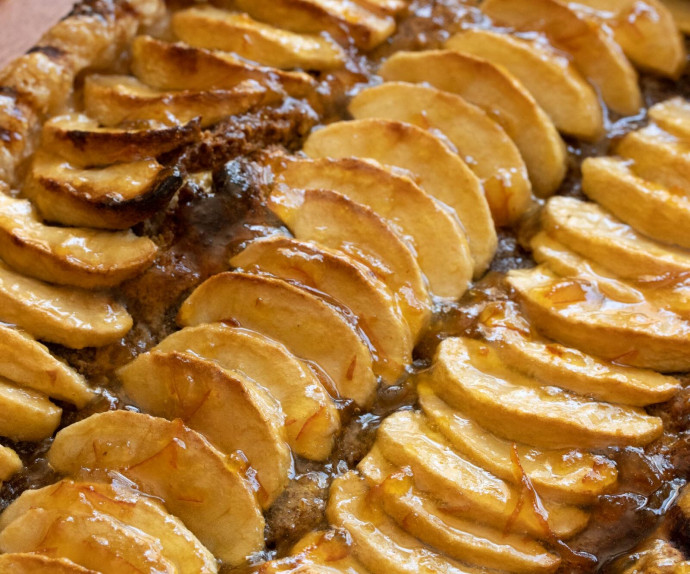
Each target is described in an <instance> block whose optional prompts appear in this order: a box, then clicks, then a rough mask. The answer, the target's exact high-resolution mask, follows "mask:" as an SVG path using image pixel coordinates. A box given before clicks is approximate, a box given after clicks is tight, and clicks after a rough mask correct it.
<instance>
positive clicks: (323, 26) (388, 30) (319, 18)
mask: <svg viewBox="0 0 690 574" xmlns="http://www.w3.org/2000/svg"><path fill="white" fill-rule="evenodd" d="M366 1H367V4H368V5H370V4H372V3H376V4H381V3H382V1H385V2H387V1H390V0H366ZM235 6H236V7H237V8H239V9H240V10H243V11H245V12H247V13H248V14H249V15H250V16H251V17H252V18H256V19H257V20H261V21H263V22H267V23H269V24H272V25H274V26H278V27H280V28H285V29H286V30H292V31H293V32H306V33H308V34H320V33H322V32H328V33H329V34H330V35H331V36H333V37H334V38H335V39H336V40H338V41H339V42H341V43H346V44H349V43H350V42H353V43H354V44H355V45H356V46H357V47H358V48H361V49H362V50H370V49H372V48H375V47H376V46H378V45H379V44H381V43H383V42H384V41H385V40H386V39H387V38H389V37H390V36H391V35H392V34H393V32H395V20H394V19H393V18H391V17H388V16H382V15H377V14H374V13H372V12H370V11H369V10H366V9H364V8H362V7H361V6H359V5H358V3H354V2H348V3H342V2H336V1H334V0H237V1H236V2H235ZM384 6H385V4H384Z"/></svg>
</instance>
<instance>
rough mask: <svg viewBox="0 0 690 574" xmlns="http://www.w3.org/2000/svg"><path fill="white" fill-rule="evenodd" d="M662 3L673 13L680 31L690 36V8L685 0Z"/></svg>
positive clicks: (668, 0)
mask: <svg viewBox="0 0 690 574" xmlns="http://www.w3.org/2000/svg"><path fill="white" fill-rule="evenodd" d="M661 2H662V3H663V4H664V6H666V8H668V9H669V10H670V11H671V14H673V19H674V20H675V22H676V24H677V25H678V28H680V31H681V32H683V33H685V34H690V6H688V4H687V3H686V2H685V0H661Z"/></svg>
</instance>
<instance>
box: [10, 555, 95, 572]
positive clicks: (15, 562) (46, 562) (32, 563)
mask: <svg viewBox="0 0 690 574" xmlns="http://www.w3.org/2000/svg"><path fill="white" fill-rule="evenodd" d="M0 570H1V571H2V572H7V573H8V574H98V572H96V570H90V569H88V568H84V567H83V566H79V565H78V564H75V563H74V562H72V561H71V560H67V558H49V557H48V556H43V555H42V554H34V553H31V552H13V553H11V554H0Z"/></svg>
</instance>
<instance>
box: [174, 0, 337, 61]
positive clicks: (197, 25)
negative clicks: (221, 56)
mask: <svg viewBox="0 0 690 574" xmlns="http://www.w3.org/2000/svg"><path fill="white" fill-rule="evenodd" d="M172 28H173V31H174V32H175V35H176V36H177V37H178V38H180V40H182V41H183V42H186V43H187V44H189V45H191V46H194V47H196V48H206V49H208V50H224V51H226V52H234V53H235V54H238V55H239V56H242V57H243V58H246V59H247V60H252V61H254V62H258V63H259V64H263V65H265V66H274V67H276V68H282V69H289V68H304V69H305V70H331V69H334V68H341V67H342V66H344V65H345V51H344V50H343V49H342V48H341V47H340V46H338V45H337V44H335V43H334V42H331V41H328V40H327V39H326V38H323V37H322V36H317V35H315V34H314V35H306V34H296V33H294V32H288V31H286V30H283V29H281V28H275V27H273V26H270V25H268V24H263V23H261V22H257V21H256V20H254V19H252V18H250V17H249V16H248V15H247V14H242V13H238V12H228V11H226V10H219V9H218V8H214V7H212V6H201V7H198V8H197V7H194V8H187V9H186V10H180V11H179V12H176V13H175V14H174V15H173V18H172Z"/></svg>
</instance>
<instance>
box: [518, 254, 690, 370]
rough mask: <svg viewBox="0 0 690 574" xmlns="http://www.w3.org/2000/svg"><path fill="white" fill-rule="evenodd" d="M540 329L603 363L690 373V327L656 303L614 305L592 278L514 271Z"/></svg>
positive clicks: (520, 294)
mask: <svg viewBox="0 0 690 574" xmlns="http://www.w3.org/2000/svg"><path fill="white" fill-rule="evenodd" d="M508 283H509V284H510V285H511V286H512V287H513V289H515V291H516V293H517V295H518V297H519V298H520V300H521V302H522V304H523V305H524V308H525V310H526V312H527V315H528V316H529V318H530V320H531V321H532V322H533V323H534V325H535V327H536V328H537V329H538V330H539V331H541V332H542V333H544V334H545V335H546V336H548V337H550V338H551V339H555V340H557V341H559V342H561V343H564V344H566V345H569V346H573V347H576V348H578V349H580V350H582V351H584V352H586V353H590V354H592V355H596V356H597V357H601V358H602V359H605V360H609V361H615V362H616V363H619V364H623V365H629V366H633V367H642V368H647V369H654V370H656V371H660V372H662V373H673V372H680V371H684V370H686V369H690V360H689V358H688V357H689V355H688V353H689V352H690V340H689V339H688V333H689V332H690V323H688V322H687V321H684V320H682V319H681V318H679V317H678V315H676V314H674V313H671V312H669V311H666V310H664V309H659V307H657V306H656V305H652V304H650V303H645V302H642V303H626V302H621V301H612V300H611V299H610V298H608V297H607V296H606V295H605V294H604V293H603V292H602V290H601V289H600V288H599V287H598V285H597V283H596V281H594V280H593V279H592V278H587V279H585V278H578V277H573V278H569V279H561V278H558V277H556V276H555V275H554V274H553V273H551V272H549V271H547V270H546V269H544V268H543V267H538V268H536V269H531V270H529V271H511V272H510V273H509V274H508Z"/></svg>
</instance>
